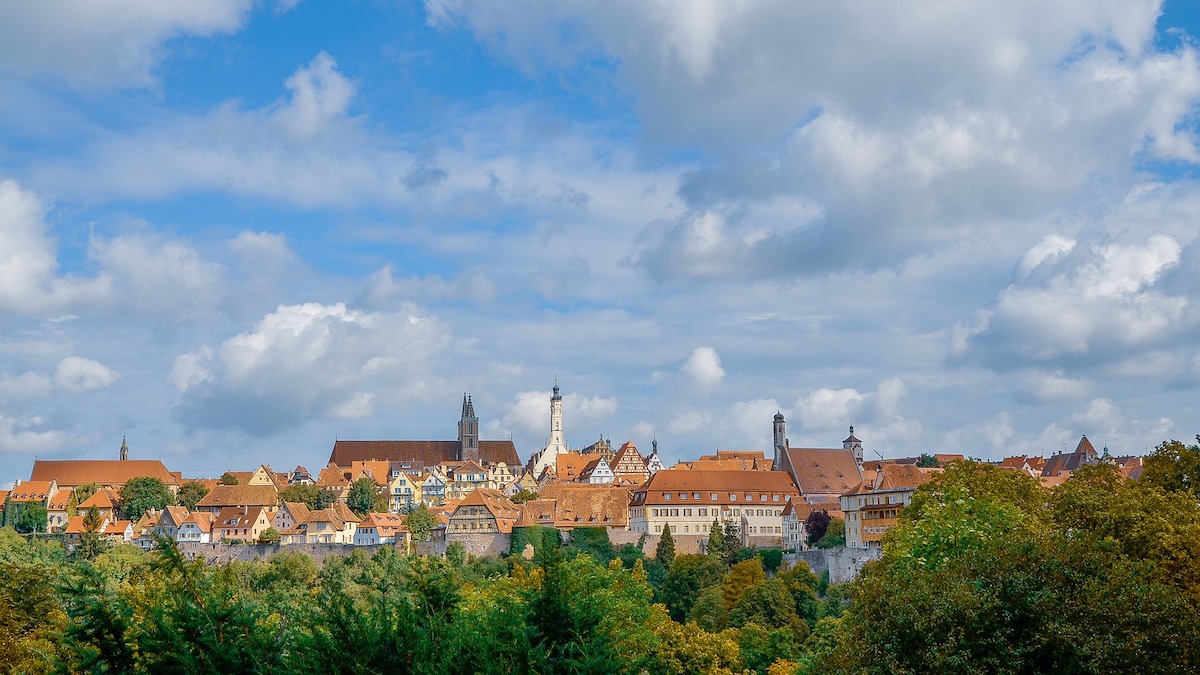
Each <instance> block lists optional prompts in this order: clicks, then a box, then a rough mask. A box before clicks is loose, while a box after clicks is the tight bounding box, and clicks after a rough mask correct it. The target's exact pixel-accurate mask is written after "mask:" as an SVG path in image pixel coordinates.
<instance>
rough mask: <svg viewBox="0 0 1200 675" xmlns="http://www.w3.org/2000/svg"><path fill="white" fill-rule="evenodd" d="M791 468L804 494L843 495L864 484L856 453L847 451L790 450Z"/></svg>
mask: <svg viewBox="0 0 1200 675" xmlns="http://www.w3.org/2000/svg"><path fill="white" fill-rule="evenodd" d="M785 453H786V454H787V460H788V465H789V466H790V467H791V474H792V477H793V478H795V480H796V484H797V485H798V486H800V492H802V493H804V494H805V495H809V494H839V495H840V494H843V493H846V492H849V491H850V490H852V489H853V488H854V487H855V486H857V485H858V484H859V483H861V482H862V473H861V472H860V471H859V469H858V462H856V461H855V459H854V452H853V451H852V450H849V449H846V448H788V449H787V450H786V451H785Z"/></svg>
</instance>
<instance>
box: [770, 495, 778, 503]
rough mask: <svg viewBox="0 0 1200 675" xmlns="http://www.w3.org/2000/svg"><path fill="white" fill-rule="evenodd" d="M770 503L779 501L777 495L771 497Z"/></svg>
mask: <svg viewBox="0 0 1200 675" xmlns="http://www.w3.org/2000/svg"><path fill="white" fill-rule="evenodd" d="M771 501H773V502H777V501H779V495H771Z"/></svg>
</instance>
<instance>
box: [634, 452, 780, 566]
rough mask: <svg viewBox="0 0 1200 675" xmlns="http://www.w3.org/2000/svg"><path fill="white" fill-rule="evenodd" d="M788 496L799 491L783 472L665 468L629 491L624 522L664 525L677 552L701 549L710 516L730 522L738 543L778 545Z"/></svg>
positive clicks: (653, 531) (639, 526)
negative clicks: (737, 534)
mask: <svg viewBox="0 0 1200 675" xmlns="http://www.w3.org/2000/svg"><path fill="white" fill-rule="evenodd" d="M793 499H800V490H799V489H798V488H797V487H796V485H795V483H793V482H792V478H791V476H790V475H788V474H787V473H786V472H784V471H695V470H689V469H664V470H662V471H659V472H657V473H655V474H654V475H653V476H652V477H651V478H650V480H649V481H648V482H647V483H646V484H645V485H643V486H641V487H639V488H637V489H636V490H635V491H634V493H633V499H632V500H631V502H630V505H629V521H630V522H629V524H630V529H631V530H633V531H635V532H645V533H647V534H649V535H651V536H653V535H660V534H662V531H663V528H668V527H669V528H670V530H671V536H672V538H674V539H675V541H676V542H677V547H678V550H680V551H684V550H692V549H693V546H692V545H691V544H692V543H695V544H699V546H697V547H696V548H703V545H702V542H706V541H707V539H708V535H709V531H710V529H711V528H712V525H713V521H717V522H720V523H721V524H722V525H724V523H725V522H727V521H733V522H734V523H735V524H736V525H737V526H738V531H739V532H740V533H741V536H742V543H743V544H746V545H751V546H780V545H781V544H782V542H783V509H784V507H785V506H787V503H788V502H789V501H791V500H793ZM681 544H682V545H681Z"/></svg>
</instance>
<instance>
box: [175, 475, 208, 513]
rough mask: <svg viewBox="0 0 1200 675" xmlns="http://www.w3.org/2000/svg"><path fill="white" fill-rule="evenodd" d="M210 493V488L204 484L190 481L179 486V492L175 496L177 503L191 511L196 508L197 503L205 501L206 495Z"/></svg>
mask: <svg viewBox="0 0 1200 675" xmlns="http://www.w3.org/2000/svg"><path fill="white" fill-rule="evenodd" d="M208 492H209V490H208V486H206V485H205V484H204V483H200V482H198V481H194V480H190V481H188V482H186V483H184V484H183V485H180V486H179V492H178V494H176V495H175V503H176V504H178V505H180V506H182V507H183V508H185V509H187V510H188V511H191V510H192V509H194V508H196V502H198V501H200V500H201V499H204V495H206V494H208Z"/></svg>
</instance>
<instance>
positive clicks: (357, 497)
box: [346, 476, 387, 518]
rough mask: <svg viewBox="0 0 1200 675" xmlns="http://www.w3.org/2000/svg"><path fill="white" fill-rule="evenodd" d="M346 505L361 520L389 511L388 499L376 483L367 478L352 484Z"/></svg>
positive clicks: (362, 477)
mask: <svg viewBox="0 0 1200 675" xmlns="http://www.w3.org/2000/svg"><path fill="white" fill-rule="evenodd" d="M346 505H347V506H349V507H350V510H351V511H353V512H354V513H355V515H357V516H359V517H360V518H361V517H363V516H365V515H367V514H368V513H371V512H382V511H387V499H385V498H384V496H383V493H382V492H380V488H379V486H378V485H376V484H375V481H373V480H371V479H370V478H367V477H366V476H361V477H359V478H358V479H357V480H355V481H354V482H353V483H351V484H350V492H349V494H347V495H346Z"/></svg>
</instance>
